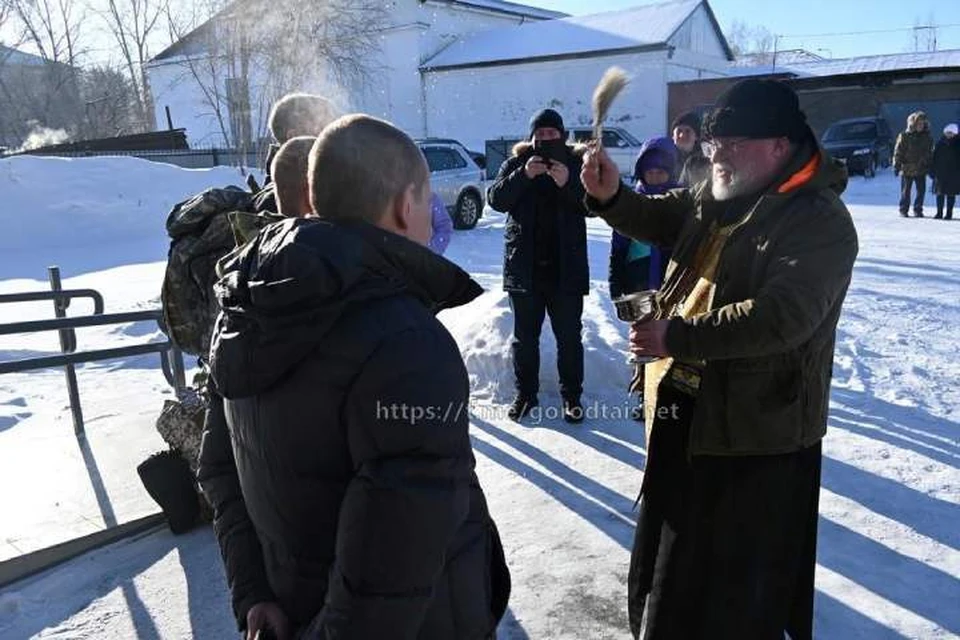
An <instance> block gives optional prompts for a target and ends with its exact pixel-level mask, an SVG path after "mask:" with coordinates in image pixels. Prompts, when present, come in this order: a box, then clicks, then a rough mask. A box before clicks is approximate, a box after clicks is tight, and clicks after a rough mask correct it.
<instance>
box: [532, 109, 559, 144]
mask: <svg viewBox="0 0 960 640" xmlns="http://www.w3.org/2000/svg"><path fill="white" fill-rule="evenodd" d="M541 127H550V128H553V129H556V130H557V131H559V132H560V135H561V137H562V136H566V133H567V130H566V129H564V128H563V118H562V117H560V114H559V113H557V112H556V111H554V110H553V109H543V110H542V111H539V112H537V113H536V114H534V116H533V117H532V118H530V137H531V138H532V137H533V132H534V131H536V130H537V129H539V128H541Z"/></svg>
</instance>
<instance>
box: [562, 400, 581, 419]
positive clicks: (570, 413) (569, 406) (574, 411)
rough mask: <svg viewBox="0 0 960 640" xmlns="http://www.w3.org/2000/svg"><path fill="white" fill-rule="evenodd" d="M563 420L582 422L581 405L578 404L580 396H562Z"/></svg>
mask: <svg viewBox="0 0 960 640" xmlns="http://www.w3.org/2000/svg"><path fill="white" fill-rule="evenodd" d="M563 420H564V422H569V423H571V424H576V423H578V422H583V405H582V404H580V398H564V400H563Z"/></svg>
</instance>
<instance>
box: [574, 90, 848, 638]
mask: <svg viewBox="0 0 960 640" xmlns="http://www.w3.org/2000/svg"><path fill="white" fill-rule="evenodd" d="M704 137H705V139H706V146H707V148H708V150H709V151H710V153H709V154H708V155H709V157H710V158H711V161H712V176H711V179H710V182H709V183H708V184H706V185H703V186H702V187H701V188H697V189H676V190H673V191H670V192H669V193H667V194H666V195H663V196H643V195H639V194H635V193H633V192H632V191H631V190H629V189H626V188H624V187H623V185H620V184H618V182H619V181H618V180H617V179H616V178H615V176H616V171H615V166H614V164H613V162H612V161H611V160H610V158H609V156H607V155H606V153H604V152H603V151H602V150H591V151H589V152H588V153H587V155H586V157H585V159H584V168H583V183H584V185H585V188H586V190H587V192H588V193H589V198H588V203H589V206H590V208H591V210H592V211H594V212H595V213H597V214H598V215H600V216H602V217H603V218H604V219H605V220H606V221H607V222H608V223H610V225H611V226H612V227H614V228H615V229H617V230H618V231H620V232H621V233H624V234H625V235H627V236H630V237H632V238H639V239H641V240H645V241H647V242H656V243H665V244H670V245H672V246H673V247H674V250H673V257H672V260H671V263H670V267H669V268H668V269H667V277H666V281H665V282H664V284H663V286H662V287H661V289H660V296H659V303H660V304H659V306H660V308H661V314H660V316H659V317H658V318H657V319H654V320H651V321H649V322H645V323H643V324H637V325H634V327H633V329H632V330H631V336H630V342H631V349H632V350H633V352H634V353H637V354H638V355H646V356H653V357H656V358H658V359H657V360H655V361H654V362H652V363H650V364H648V365H647V371H646V393H645V394H644V400H645V404H646V409H647V420H646V426H647V430H648V433H647V461H646V469H645V471H644V476H643V480H642V484H641V489H640V495H641V498H640V513H639V517H638V519H637V530H636V536H635V538H634V546H633V553H632V556H631V560H630V569H629V575H628V603H629V604H628V606H629V621H630V628H631V631H632V633H633V635H634V637H637V638H643V639H644V640H661V639H669V640H674V639H676V638H683V639H685V640H698V639H702V638H703V639H705V638H771V639H772V638H784V637H785V636H786V635H789V637H790V638H791V639H792V640H809V639H810V638H812V637H813V601H814V593H815V589H814V571H815V567H816V556H817V554H816V548H817V518H818V502H819V494H820V466H821V440H822V438H823V436H824V434H825V432H826V428H827V408H828V406H829V397H830V375H831V371H832V367H833V351H834V344H835V342H836V330H837V322H838V321H839V318H840V312H841V307H842V304H843V300H844V297H845V295H846V292H847V288H848V287H849V284H850V278H851V274H852V272H853V264H854V261H855V259H856V256H857V251H858V244H857V232H856V228H855V227H854V224H853V220H852V218H851V216H850V213H849V211H848V210H847V208H846V206H844V204H843V202H842V201H841V200H840V197H839V195H840V193H841V192H842V191H843V189H844V187H845V186H846V181H847V176H846V172H845V170H844V169H843V168H842V167H841V166H839V165H838V164H836V163H834V162H832V161H831V159H830V156H829V155H827V154H826V153H825V152H824V151H823V150H822V149H821V148H820V147H819V146H818V143H817V140H816V138H815V136H814V134H813V131H812V130H811V129H810V127H809V125H808V124H807V122H806V117H805V115H804V114H803V112H802V111H801V110H800V103H799V99H798V98H797V95H796V93H794V91H793V90H792V89H790V88H789V87H788V86H787V85H785V84H782V83H779V82H776V81H772V80H757V79H750V80H744V81H741V82H739V83H737V84H735V85H734V86H732V87H731V88H730V89H728V90H727V91H726V92H724V93H723V94H722V95H720V96H719V98H718V99H717V103H716V107H715V110H714V111H712V112H711V113H710V114H708V116H707V117H706V119H705V123H704Z"/></svg>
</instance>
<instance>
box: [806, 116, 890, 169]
mask: <svg viewBox="0 0 960 640" xmlns="http://www.w3.org/2000/svg"><path fill="white" fill-rule="evenodd" d="M822 142H823V147H824V149H826V150H827V151H828V152H829V153H830V155H832V156H833V157H834V158H836V159H837V160H840V161H841V162H843V163H844V164H846V165H847V171H849V172H850V173H851V174H853V173H861V174H863V175H864V176H866V177H868V178H872V177H873V176H875V175H876V173H877V167H889V166H890V164H891V162H892V158H893V137H892V136H891V135H890V127H889V126H888V125H887V122H886V120H884V119H883V118H879V117H872V118H850V119H848V120H840V121H838V122H834V123H833V124H832V125H830V127H829V128H828V129H827V131H826V133H824V134H823V140H822Z"/></svg>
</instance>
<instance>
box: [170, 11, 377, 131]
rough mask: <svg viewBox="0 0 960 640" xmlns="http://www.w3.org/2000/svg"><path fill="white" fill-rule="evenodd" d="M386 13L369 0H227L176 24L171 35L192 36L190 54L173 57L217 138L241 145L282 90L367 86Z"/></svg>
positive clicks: (261, 122) (374, 68)
mask: <svg viewBox="0 0 960 640" xmlns="http://www.w3.org/2000/svg"><path fill="white" fill-rule="evenodd" d="M388 17H389V8H387V7H385V6H384V3H382V2H378V1H376V0H317V1H315V2H303V1H302V0H271V1H269V2H268V1H267V0H253V1H252V2H248V3H243V2H240V3H235V4H232V5H230V6H229V7H227V8H225V9H223V10H221V11H220V12H219V13H217V14H216V16H215V17H214V18H213V19H212V20H209V21H208V22H206V23H204V24H203V26H202V27H201V28H199V29H195V30H192V31H190V30H188V29H185V28H184V27H183V26H182V22H181V23H180V25H179V26H176V27H175V28H172V30H171V35H172V36H173V37H174V38H175V40H179V41H182V40H183V38H184V37H185V36H186V37H189V38H190V39H192V40H193V41H194V42H193V43H192V44H193V45H195V48H196V51H197V52H198V53H194V54H185V55H183V56H181V65H182V66H183V67H184V69H185V71H186V72H187V73H186V75H187V77H188V78H190V79H191V80H192V81H193V82H195V83H196V84H197V85H198V87H199V88H200V91H201V93H202V95H203V98H204V102H205V104H206V105H207V106H208V107H209V109H210V114H211V115H213V117H214V118H215V119H216V120H217V122H218V125H219V128H220V130H221V133H222V135H223V137H224V139H225V140H227V141H229V142H231V143H232V144H234V145H235V146H245V145H249V144H251V143H252V142H254V141H255V140H256V139H258V138H261V137H262V136H263V134H264V132H265V130H266V127H265V125H266V114H267V112H268V110H269V107H270V105H271V104H272V103H273V101H274V100H276V99H277V98H279V97H280V96H281V95H283V94H285V93H288V92H290V91H294V90H299V89H304V88H305V87H309V86H311V85H313V86H315V85H321V86H324V85H327V86H329V85H336V86H339V87H343V88H344V89H346V90H348V91H352V92H357V91H360V90H362V88H363V87H367V86H370V85H371V84H372V83H371V81H372V78H373V77H374V74H375V73H376V72H377V70H378V69H379V64H378V62H377V54H378V52H379V51H380V37H381V35H382V33H383V29H384V27H385V25H386V23H387V19H388ZM170 23H171V25H176V23H177V21H176V20H174V19H171V20H170ZM188 33H189V35H187V34H188ZM251 97H252V98H253V99H251Z"/></svg>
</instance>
